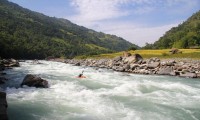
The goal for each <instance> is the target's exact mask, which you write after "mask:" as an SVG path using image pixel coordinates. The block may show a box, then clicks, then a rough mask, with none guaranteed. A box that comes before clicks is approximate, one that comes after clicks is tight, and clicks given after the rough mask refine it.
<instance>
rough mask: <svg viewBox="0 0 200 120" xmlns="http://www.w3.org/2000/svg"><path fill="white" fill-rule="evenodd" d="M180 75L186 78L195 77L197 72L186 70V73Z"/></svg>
mask: <svg viewBox="0 0 200 120" xmlns="http://www.w3.org/2000/svg"><path fill="white" fill-rule="evenodd" d="M180 76H181V77H188V78H196V77H197V74H196V73H190V72H186V73H181V74H180Z"/></svg>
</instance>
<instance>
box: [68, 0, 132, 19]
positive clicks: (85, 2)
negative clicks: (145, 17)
mask: <svg viewBox="0 0 200 120" xmlns="http://www.w3.org/2000/svg"><path fill="white" fill-rule="evenodd" d="M119 1H120V2H123V1H125V0H73V2H72V5H73V6H75V8H76V10H77V12H78V14H77V15H75V16H72V18H71V19H72V20H73V21H78V22H81V23H87V22H93V21H100V20H105V19H113V18H117V17H121V16H124V15H127V14H128V13H127V12H124V11H120V9H119V8H118V7H117V5H118V4H119Z"/></svg>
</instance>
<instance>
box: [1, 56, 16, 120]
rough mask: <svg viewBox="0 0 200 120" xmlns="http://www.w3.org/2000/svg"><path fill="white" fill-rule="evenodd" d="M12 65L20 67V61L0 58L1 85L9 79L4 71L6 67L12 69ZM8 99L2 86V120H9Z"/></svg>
mask: <svg viewBox="0 0 200 120" xmlns="http://www.w3.org/2000/svg"><path fill="white" fill-rule="evenodd" d="M11 67H19V62H18V61H17V60H14V59H7V60H6V59H3V60H0V85H1V84H4V83H5V82H6V81H7V80H8V79H7V78H6V77H5V74H6V73H4V72H3V71H4V70H5V69H10V68H11ZM7 107H8V105H7V100H6V93H5V92H4V91H2V90H1V86H0V119H1V120H8V116H7Z"/></svg>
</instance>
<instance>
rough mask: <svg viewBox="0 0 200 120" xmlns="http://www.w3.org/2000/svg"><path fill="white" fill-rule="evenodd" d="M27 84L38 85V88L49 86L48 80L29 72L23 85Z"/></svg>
mask: <svg viewBox="0 0 200 120" xmlns="http://www.w3.org/2000/svg"><path fill="white" fill-rule="evenodd" d="M23 85H27V86H29V87H37V88H48V81H46V80H43V79H42V78H40V77H38V76H36V75H31V74H28V75H26V76H25V78H24V80H23V82H22V84H21V86H23Z"/></svg>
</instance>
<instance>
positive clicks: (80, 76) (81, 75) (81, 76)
mask: <svg viewBox="0 0 200 120" xmlns="http://www.w3.org/2000/svg"><path fill="white" fill-rule="evenodd" d="M78 78H86V77H85V76H83V71H82V73H81V74H79V75H78Z"/></svg>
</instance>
